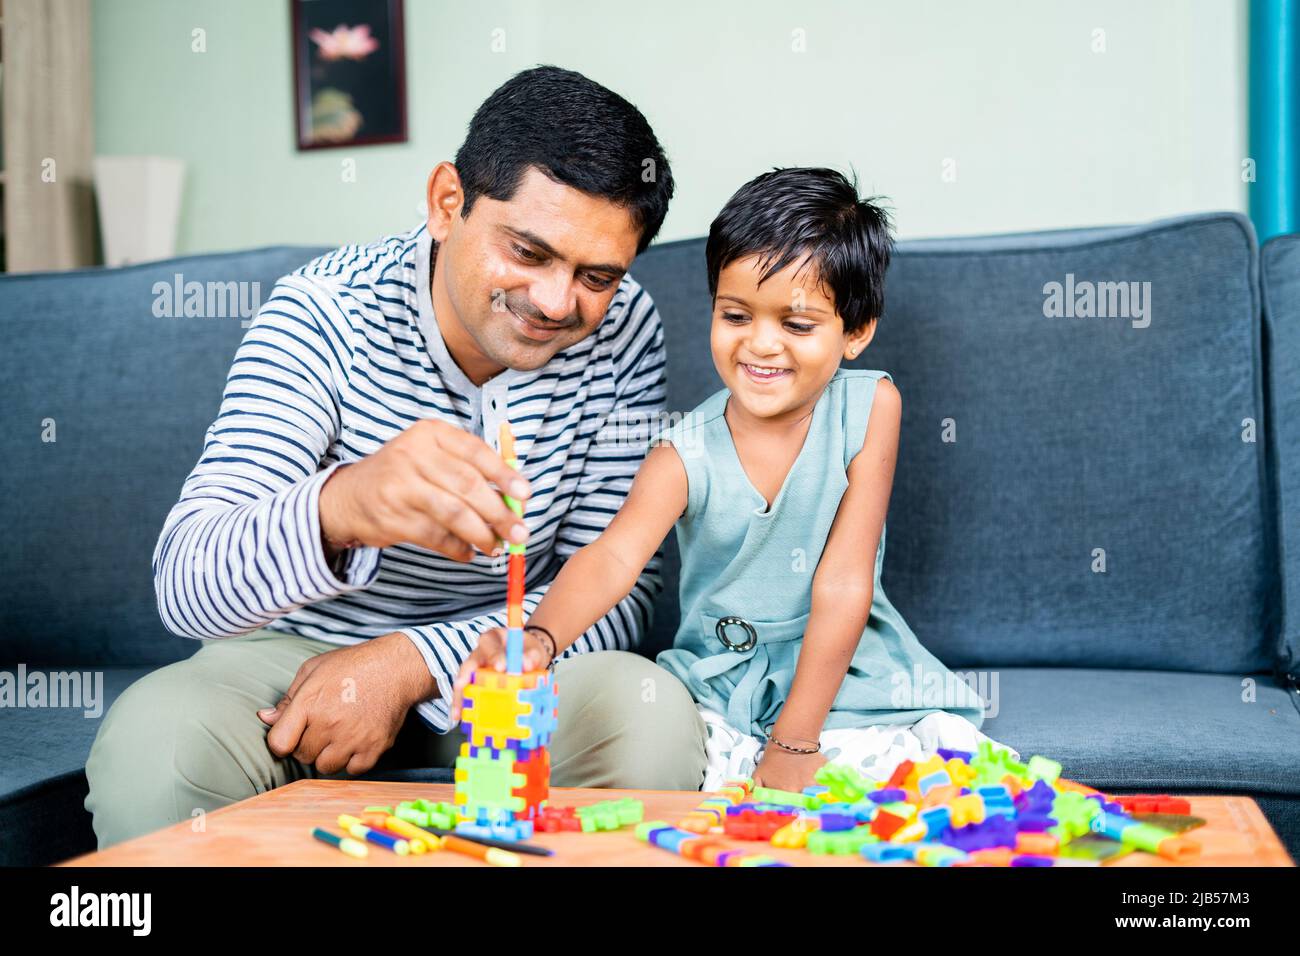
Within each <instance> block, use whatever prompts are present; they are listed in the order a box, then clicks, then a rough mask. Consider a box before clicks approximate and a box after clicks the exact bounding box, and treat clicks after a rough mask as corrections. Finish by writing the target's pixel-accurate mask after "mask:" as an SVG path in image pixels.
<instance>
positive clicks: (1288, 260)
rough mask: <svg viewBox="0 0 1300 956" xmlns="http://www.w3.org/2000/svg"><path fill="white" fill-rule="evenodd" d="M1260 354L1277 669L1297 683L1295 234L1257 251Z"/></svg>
mask: <svg viewBox="0 0 1300 956" xmlns="http://www.w3.org/2000/svg"><path fill="white" fill-rule="evenodd" d="M1260 291H1261V294H1262V298H1263V304H1264V330H1265V335H1266V343H1265V354H1266V355H1268V357H1269V369H1268V375H1269V379H1270V382H1271V385H1272V387H1271V388H1270V389H1269V397H1270V401H1271V407H1270V408H1269V416H1268V424H1269V429H1268V431H1269V439H1270V442H1269V447H1270V450H1271V451H1272V474H1271V478H1272V480H1273V482H1274V487H1275V488H1276V493H1277V495H1278V507H1279V511H1280V521H1279V526H1278V536H1279V550H1280V552H1281V564H1282V570H1283V581H1284V588H1285V590H1284V592H1283V600H1282V609H1283V619H1282V626H1281V627H1280V628H1279V640H1278V646H1277V659H1278V669H1279V670H1281V671H1282V672H1284V673H1290V674H1293V675H1296V676H1297V677H1300V234H1293V235H1289V236H1277V237H1275V238H1273V239H1270V240H1269V241H1268V242H1266V243H1264V248H1263V249H1262V250H1261V251H1260Z"/></svg>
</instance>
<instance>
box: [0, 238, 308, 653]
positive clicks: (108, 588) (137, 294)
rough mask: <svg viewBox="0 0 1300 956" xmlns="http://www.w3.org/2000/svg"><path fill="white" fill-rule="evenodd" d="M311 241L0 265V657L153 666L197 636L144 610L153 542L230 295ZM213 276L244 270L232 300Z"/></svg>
mask: <svg viewBox="0 0 1300 956" xmlns="http://www.w3.org/2000/svg"><path fill="white" fill-rule="evenodd" d="M317 253H318V250H315V249H286V248H277V249H260V250H252V251H247V252H237V253H229V254H223V255H211V256H193V257H187V258H181V259H173V260H170V261H166V262H155V263H148V264H142V265H136V266H128V267H125V268H120V269H86V270H80V271H75V272H63V273H55V272H49V273H32V274H30V275H14V276H5V277H3V278H0V329H3V334H4V338H5V344H6V348H5V349H4V350H3V353H0V379H2V380H3V381H4V389H5V401H4V409H3V413H2V414H3V416H4V419H3V420H4V428H3V430H0V453H2V454H3V456H4V462H5V467H4V468H3V469H0V475H2V476H3V477H2V478H0V494H2V495H3V501H4V514H5V520H6V522H7V523H8V525H9V527H8V528H7V529H6V530H7V532H8V534H9V535H10V536H11V537H10V538H9V546H8V547H5V548H0V657H4V658H8V659H9V662H18V661H22V662H26V663H28V664H34V665H45V664H65V663H66V664H77V663H80V664H87V663H95V664H102V665H106V666H109V665H115V664H119V665H126V664H163V663H169V662H171V661H174V660H180V659H181V658H184V657H187V656H188V655H189V654H191V653H193V652H194V651H195V650H197V649H198V646H199V645H198V642H196V641H187V640H181V639H180V638H177V637H175V636H174V635H172V634H170V633H169V632H168V631H167V630H166V629H165V628H164V627H163V625H162V621H161V620H160V619H159V617H158V607H157V601H156V598H155V596H154V588H153V574H152V571H151V568H150V564H151V561H152V558H153V549H154V544H155V543H156V542H157V540H158V532H159V531H160V530H161V528H162V523H163V519H164V518H166V517H167V512H168V511H169V510H170V509H171V507H172V505H174V504H175V503H176V499H177V496H178V495H179V494H180V490H181V483H182V482H183V481H184V480H185V476H186V475H188V474H189V472H190V469H191V468H193V467H194V463H195V461H197V460H198V457H199V453H200V451H201V450H202V448H203V440H204V436H205V434H206V432H207V428H208V426H209V425H210V424H212V419H213V418H215V417H216V414H217V409H218V407H219V406H220V404H221V392H222V389H223V387H224V386H225V382H226V373H227V372H229V371H230V362H231V359H232V358H234V355H235V349H236V348H237V347H238V346H239V342H240V340H241V339H242V338H243V334H244V326H243V319H242V317H241V316H240V315H239V314H237V313H239V312H240V311H241V306H242V304H244V303H251V302H252V301H253V299H254V298H256V297H258V296H268V295H270V292H271V288H272V286H273V285H274V284H275V280H276V279H277V278H279V277H280V276H281V275H283V274H285V273H287V272H291V271H292V270H293V269H295V268H297V267H298V266H300V265H302V264H303V263H304V262H306V261H307V260H308V259H310V258H312V257H313V256H315V255H317ZM178 276H179V279H178V278H177V277H178ZM178 282H179V283H180V289H179V291H177V283H178ZM227 282H236V283H243V285H237V286H235V288H234V293H235V298H234V299H233V300H232V299H231V297H230V289H229V287H227V286H225V285H224V283H227ZM188 283H197V285H193V286H188V287H187V284H188ZM253 283H259V285H258V286H256V287H255V286H254V285H253ZM209 292H211V294H212V296H213V302H212V307H211V308H210V307H209V305H208V302H207V298H208V295H209ZM194 293H198V294H199V295H200V296H201V300H199V299H192V298H190V296H191V295H193V294H194ZM241 294H242V295H243V296H244V298H243V300H242V301H241V300H240V299H239V296H240V295H241ZM187 299H188V300H189V301H190V306H191V307H190V310H189V311H190V312H191V317H186V301H187ZM200 301H202V303H203V304H202V306H199V302H200ZM196 309H201V311H202V312H204V313H205V314H209V315H216V314H217V313H225V314H226V317H225V318H216V317H213V318H198V317H193V312H194V311H196ZM49 439H54V440H49Z"/></svg>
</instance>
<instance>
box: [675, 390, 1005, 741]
mask: <svg viewBox="0 0 1300 956" xmlns="http://www.w3.org/2000/svg"><path fill="white" fill-rule="evenodd" d="M882 377H884V378H890V379H891V381H892V377H891V376H890V375H889V373H888V372H883V371H871V370H862V369H843V368H842V369H839V370H838V371H837V372H836V373H835V375H834V376H833V377H832V378H831V380H830V381H829V382H828V383H827V385H826V389H825V392H824V393H823V394H822V396H821V397H820V398H819V399H818V400H817V403H816V405H815V407H814V410H813V415H812V422H811V423H810V425H809V428H808V434H807V438H806V439H805V441H804V445H803V449H802V450H801V451H800V453H799V457H798V458H797V459H796V460H795V462H794V464H793V465H792V466H791V468H790V471H789V474H788V475H787V476H786V479H785V484H784V485H782V487H781V490H780V492H779V493H778V495H777V496H776V498H775V499H774V500H773V502H772V506H771V508H770V509H768V507H767V501H766V500H765V499H764V498H763V496H762V495H761V494H760V493H759V492H758V490H757V489H756V488H755V487H754V486H753V484H752V483H751V482H750V481H749V478H748V476H747V475H746V474H745V471H744V468H743V467H742V466H741V463H740V458H739V456H738V454H737V451H736V446H735V443H734V441H733V440H732V436H731V430H730V428H729V427H728V425H727V421H726V419H725V418H724V417H723V412H724V411H725V409H726V406H727V400H728V397H729V396H730V394H731V393H730V391H729V390H728V389H726V388H723V389H720V390H719V391H718V392H715V393H714V394H713V395H711V396H710V397H709V398H707V399H706V400H705V401H704V402H702V403H701V404H700V405H699V406H698V407H697V408H696V409H695V410H694V411H693V412H691V413H690V414H688V415H687V416H686V417H685V418H683V419H682V420H681V421H680V422H678V423H677V424H675V425H673V426H672V427H670V428H667V429H665V430H664V431H662V432H660V433H659V434H658V435H657V436H656V440H666V441H669V442H671V443H672V444H673V446H674V447H675V448H676V449H677V452H678V454H679V455H680V456H681V459H682V462H683V463H684V465H685V466H686V475H687V483H688V493H687V505H686V511H685V512H684V513H683V514H682V516H681V517H680V518H679V519H678V521H677V523H676V530H677V541H678V545H679V548H680V551H681V559H682V563H681V624H680V626H679V627H678V630H677V635H676V638H675V640H674V642H673V646H672V648H671V649H669V650H666V651H663V652H661V653H660V654H659V656H658V658H657V661H658V663H659V664H660V665H661V666H662V667H664V668H666V669H667V670H669V671H671V672H672V673H673V674H675V675H676V676H677V677H678V678H680V679H681V681H682V682H683V683H684V684H685V685H686V686H687V688H688V689H689V690H690V692H691V694H692V695H693V696H694V698H695V700H696V702H697V703H698V704H699V705H700V706H701V707H702V708H706V709H708V710H712V711H714V712H716V713H718V714H722V715H724V716H725V717H726V720H727V723H728V724H730V725H731V726H732V727H734V728H735V729H736V730H738V731H740V732H742V733H745V734H752V735H754V736H757V737H763V736H764V735H765V734H766V732H767V731H768V730H769V729H770V728H771V726H772V724H773V723H774V722H775V721H776V718H777V716H778V715H779V714H780V712H781V708H782V706H783V705H784V704H785V701H786V696H787V695H788V694H789V692H790V684H791V682H792V681H793V679H794V672H795V664H796V662H797V661H798V657H799V649H800V647H801V646H802V640H801V639H802V637H803V635H804V631H805V630H806V628H807V626H808V622H809V618H810V616H811V611H812V582H813V573H814V572H815V571H816V569H817V564H818V562H819V561H820V559H821V555H822V551H823V549H824V548H825V546H826V542H827V539H828V538H829V535H830V531H831V525H832V523H833V522H834V520H835V514H836V511H837V510H838V508H839V504H840V499H841V497H842V496H843V494H844V492H845V490H846V489H847V488H848V476H847V474H846V470H847V468H848V465H849V462H850V461H851V460H852V459H853V457H854V456H855V455H856V454H857V453H858V451H859V450H860V449H861V448H862V442H863V438H864V437H865V436H866V430H867V421H868V419H869V417H870V414H871V404H872V401H873V399H874V397H875V391H876V383H877V382H878V381H879V380H880V379H881V378H882ZM884 559H885V534H884V531H883V529H882V532H881V536H880V543H879V545H878V547H877V549H876V554H875V586H874V589H873V592H872V604H871V615H870V619H869V620H868V622H867V626H866V628H865V629H864V630H863V632H862V639H861V641H860V642H859V644H858V649H857V652H856V653H855V654H854V656H853V660H852V663H851V664H850V666H849V669H848V673H847V675H846V676H845V678H844V682H843V684H842V685H841V687H840V689H839V693H838V694H837V695H836V697H835V700H834V703H833V705H832V708H831V712H830V714H829V716H828V717H827V720H826V724H825V726H824V727H823V730H834V729H839V728H856V727H869V726H872V725H879V724H910V723H913V722H915V721H918V720H920V719H921V718H923V717H925V716H926V715H927V714H933V713H937V712H944V711H946V712H948V713H951V714H957V715H960V716H962V717H965V718H966V719H967V720H969V721H970V722H971V723H972V724H973V725H974V726H975V727H976V728H978V727H979V726H980V724H981V723H982V722H983V719H984V702H983V700H982V699H981V698H980V696H979V695H978V694H977V693H976V692H975V691H974V690H973V689H972V688H971V687H970V685H968V684H967V683H965V682H964V681H962V680H960V679H959V678H957V677H956V675H954V674H952V673H951V672H950V671H949V670H948V669H947V668H946V667H945V666H944V665H943V664H942V663H940V661H939V660H938V659H937V658H936V657H935V656H934V655H933V654H931V653H930V652H929V651H927V650H926V649H925V648H924V647H922V646H921V643H920V641H918V640H917V638H916V635H915V634H913V633H912V631H911V629H910V628H909V627H908V626H907V622H906V621H904V620H903V617H902V615H901V614H899V612H898V611H897V610H896V609H895V608H894V606H893V605H892V604H891V603H890V601H889V598H888V597H886V595H885V590H884V588H883V587H882V586H881V583H880V575H881V569H882V567H883V564H884ZM868 561H869V556H868V555H866V554H864V555H863V556H862V562H863V573H864V574H865V573H867V571H866V569H867V562H868Z"/></svg>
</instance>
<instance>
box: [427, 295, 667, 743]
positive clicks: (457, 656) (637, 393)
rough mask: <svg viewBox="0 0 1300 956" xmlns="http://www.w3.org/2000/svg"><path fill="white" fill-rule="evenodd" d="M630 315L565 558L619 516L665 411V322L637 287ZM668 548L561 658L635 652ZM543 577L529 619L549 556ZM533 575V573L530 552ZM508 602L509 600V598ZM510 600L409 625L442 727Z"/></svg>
mask: <svg viewBox="0 0 1300 956" xmlns="http://www.w3.org/2000/svg"><path fill="white" fill-rule="evenodd" d="M628 311H629V313H630V314H631V318H634V319H635V320H636V321H628V323H627V334H626V335H624V336H620V337H619V339H617V340H616V341H615V342H614V343H613V346H614V349H615V365H616V372H615V380H616V382H617V385H616V391H615V396H616V398H615V402H614V405H613V408H612V410H611V411H610V413H609V415H608V416H607V417H606V418H605V419H604V421H603V422H602V423H601V427H600V428H599V430H598V433H597V435H596V438H595V439H594V440H593V441H592V443H591V445H590V447H589V449H588V452H587V456H586V459H585V466H584V469H583V473H582V475H581V477H580V478H579V480H578V483H577V489H576V494H575V498H574V503H573V505H572V506H571V507H570V508H569V510H568V511H567V512H566V513H565V515H564V517H563V518H562V519H561V520H560V521H559V523H558V528H557V530H556V534H555V545H554V552H553V553H554V554H555V555H557V556H558V557H559V558H560V559H567V558H569V557H571V556H572V555H573V554H575V553H576V552H577V551H578V550H579V549H580V548H582V547H583V546H584V545H587V544H590V543H591V542H592V541H595V540H596V538H598V537H599V536H600V533H601V532H602V531H603V530H604V529H605V528H606V527H607V526H608V525H609V522H610V521H611V520H612V519H613V517H614V515H615V514H617V512H618V510H619V508H620V507H622V504H623V502H624V500H625V499H626V498H627V495H628V492H629V491H630V490H631V487H632V481H633V479H634V478H635V477H636V472H637V470H638V468H639V467H640V465H641V462H642V461H643V460H644V458H645V453H646V450H647V448H646V442H647V441H648V440H649V436H650V435H651V434H652V433H653V430H654V429H653V425H654V423H655V422H656V421H657V420H658V419H659V418H660V417H661V416H662V414H663V411H664V404H665V397H666V378H665V376H666V368H667V356H666V353H665V349H664V336H663V328H662V324H661V322H660V319H659V316H658V313H657V311H656V310H655V307H654V303H653V302H652V301H651V300H650V297H649V295H647V294H646V293H645V292H644V291H643V290H640V289H639V288H638V289H637V291H636V292H635V293H634V294H633V295H632V297H631V302H630V304H629V307H628ZM662 566H663V550H662V548H661V549H660V550H659V551H658V552H656V554H655V555H654V557H653V558H652V559H651V560H650V562H649V563H648V564H647V565H646V567H645V569H644V570H643V571H642V573H641V575H640V577H639V578H638V579H637V581H636V583H635V585H634V586H633V588H632V590H631V591H630V592H629V593H628V595H627V596H626V597H624V598H622V599H621V600H620V601H619V602H618V603H617V604H615V605H614V607H612V608H611V609H610V611H609V613H607V614H606V615H605V616H604V617H603V618H601V619H600V620H599V621H597V622H596V623H595V624H593V625H592V626H591V628H589V629H588V630H587V632H586V633H585V634H583V635H582V636H581V637H579V638H578V640H577V641H575V642H574V643H573V644H572V645H570V647H569V648H567V649H566V650H565V652H564V653H563V654H562V655H561V657H562V658H563V657H569V656H572V655H574V654H581V653H586V652H590V651H597V650H630V649H633V648H635V647H636V646H637V645H638V644H639V643H640V642H641V640H642V638H643V637H645V636H646V635H647V634H648V633H649V631H650V627H651V624H652V621H653V614H654V603H655V601H656V599H657V598H658V596H659V594H660V592H661V591H662V590H663V579H662V574H661V572H662ZM537 570H538V571H539V574H538V576H540V577H545V578H546V581H545V583H543V584H541V585H539V586H537V587H531V588H529V589H528V590H527V591H526V592H525V595H524V613H525V618H527V616H529V615H531V614H532V613H533V611H534V610H536V608H537V605H538V604H539V603H540V602H541V599H542V597H543V596H544V595H545V594H546V592H547V591H548V590H549V589H550V586H551V579H553V577H554V575H555V573H556V572H557V571H558V567H556V566H555V562H548V564H546V565H543V566H542V567H541V568H539V569H537ZM528 577H529V579H530V580H531V579H532V578H533V577H534V567H533V559H532V557H531V556H530V566H529V574H528ZM503 604H504V602H503ZM505 624H506V609H505V607H504V606H502V607H500V608H499V609H497V610H494V611H491V612H489V613H484V614H479V615H476V616H473V617H469V618H466V619H463V620H453V621H441V622H437V623H432V624H427V625H421V626H416V627H409V628H404V629H403V633H405V634H406V635H407V636H408V637H410V638H411V640H412V641H413V642H414V643H415V645H416V647H417V648H419V650H420V652H421V654H422V655H423V656H424V659H425V663H426V664H428V666H429V670H430V672H431V673H432V674H433V677H434V679H435V681H436V683H437V685H438V695H437V697H435V698H434V699H432V700H429V701H425V702H423V703H421V704H420V705H419V708H418V709H419V712H420V714H421V716H422V717H424V719H425V720H426V721H428V722H429V723H430V724H431V725H432V726H433V727H434V728H435V729H436V730H439V731H442V732H445V731H447V730H449V729H451V723H450V713H449V704H450V700H451V685H452V682H453V681H454V680H455V676H456V673H457V672H458V671H459V669H460V666H461V664H462V663H463V662H464V660H465V658H466V657H467V656H468V655H469V653H470V652H471V650H472V649H473V648H474V646H475V645H476V644H477V643H478V635H479V634H481V633H482V632H483V631H485V630H488V629H489V628H492V627H504V626H505Z"/></svg>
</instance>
